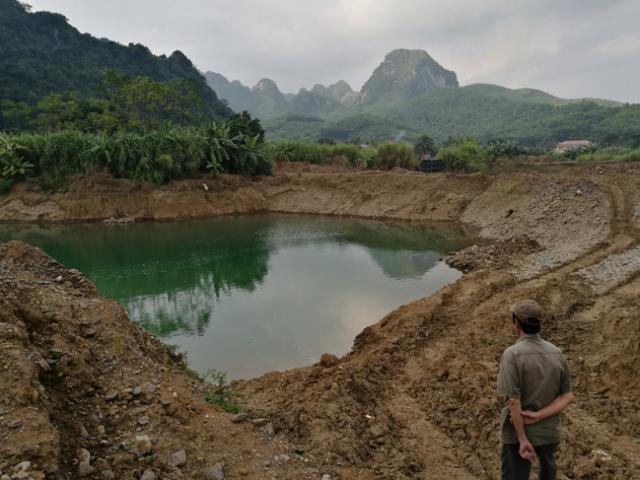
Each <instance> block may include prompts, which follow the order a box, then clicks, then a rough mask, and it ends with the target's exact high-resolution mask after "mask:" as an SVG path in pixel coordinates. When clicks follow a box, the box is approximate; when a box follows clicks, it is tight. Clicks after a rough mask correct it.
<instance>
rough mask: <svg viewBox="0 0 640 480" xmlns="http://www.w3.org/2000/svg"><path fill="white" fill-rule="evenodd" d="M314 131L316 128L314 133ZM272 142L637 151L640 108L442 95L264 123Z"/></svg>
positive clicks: (496, 94) (494, 91) (488, 90)
mask: <svg viewBox="0 0 640 480" xmlns="http://www.w3.org/2000/svg"><path fill="white" fill-rule="evenodd" d="M311 126H313V128H310V127H311ZM265 129H266V130H267V136H268V137H269V139H271V140H281V139H297V140H307V141H315V140H317V139H318V138H321V137H330V138H333V139H335V140H339V141H349V140H351V139H354V138H357V139H358V140H359V141H361V142H363V143H379V142H382V141H386V140H392V139H394V138H396V137H397V136H398V135H399V134H404V135H405V138H406V139H407V140H409V141H414V140H416V139H417V138H418V136H419V135H420V133H421V132H423V131H429V132H430V135H431V136H433V137H434V138H435V139H436V140H437V141H439V142H444V141H445V140H446V139H447V138H448V137H450V136H453V137H460V136H473V137H474V138H477V139H478V140H479V141H481V142H488V141H490V140H491V139H493V138H496V137H499V138H504V139H507V140H510V141H513V142H516V143H519V144H522V145H525V146H528V147H544V148H550V147H552V146H553V145H554V144H556V143H558V142H561V141H564V140H571V139H586V140H591V141H593V142H596V143H598V144H600V145H603V146H612V145H617V146H625V147H630V148H634V147H640V105H636V104H633V105H616V104H612V103H607V102H602V101H594V100H584V101H565V100H562V99H558V98H556V97H552V96H550V95H546V94H544V93H543V92H537V91H535V90H522V91H518V90H508V89H503V88H501V87H496V86H491V85H471V86H468V87H461V88H442V89H437V90H434V91H432V92H429V93H427V94H424V95H420V96H417V97H414V98H412V99H410V100H406V101H403V102H395V103H380V104H373V105H367V106H360V107H358V108H352V109H350V110H349V111H347V112H342V113H340V114H338V115H334V116H327V117H324V118H318V117H313V116H306V117H304V118H303V119H301V118H299V117H296V116H290V117H284V118H276V119H273V120H268V121H266V122H265Z"/></svg>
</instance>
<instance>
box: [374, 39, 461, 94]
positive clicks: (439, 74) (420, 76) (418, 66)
mask: <svg viewBox="0 0 640 480" xmlns="http://www.w3.org/2000/svg"><path fill="white" fill-rule="evenodd" d="M457 86H458V78H457V76H456V74H455V72H452V71H451V70H447V69H445V68H443V67H442V66H441V65H440V64H439V63H438V62H436V61H435V60H434V59H433V58H432V57H431V56H430V55H429V54H428V53H427V52H425V51H424V50H406V49H399V50H394V51H392V52H391V53H389V54H388V55H387V56H386V57H385V59H384V61H383V62H382V63H381V64H380V65H379V66H378V68H376V69H375V71H374V72H373V75H371V77H370V78H369V80H367V82H366V83H365V84H364V86H363V87H362V99H363V101H365V102H367V103H370V102H375V101H380V100H398V99H403V98H410V97H413V96H415V95H420V94H422V93H426V92H429V91H432V90H434V89H436V88H445V87H457Z"/></svg>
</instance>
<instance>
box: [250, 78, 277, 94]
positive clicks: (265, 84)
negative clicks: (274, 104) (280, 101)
mask: <svg viewBox="0 0 640 480" xmlns="http://www.w3.org/2000/svg"><path fill="white" fill-rule="evenodd" d="M251 90H253V91H254V92H262V93H267V94H268V93H276V94H280V95H282V92H281V91H280V89H279V88H278V85H277V84H276V82H274V81H273V80H271V79H270V78H263V79H262V80H260V81H259V82H258V83H256V84H255V86H254V87H253V88H252V89H251Z"/></svg>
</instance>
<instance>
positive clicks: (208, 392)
mask: <svg viewBox="0 0 640 480" xmlns="http://www.w3.org/2000/svg"><path fill="white" fill-rule="evenodd" d="M202 381H203V385H204V399H205V400H206V401H207V402H208V403H210V404H212V405H218V406H219V407H220V408H222V409H223V410H224V411H225V412H228V413H240V411H241V410H242V409H241V408H240V405H238V403H237V402H236V401H235V398H236V395H235V394H234V393H233V391H232V390H231V387H230V386H229V383H228V382H227V374H226V373H225V372H221V371H219V370H209V371H208V372H207V373H206V374H205V375H204V377H203V378H202Z"/></svg>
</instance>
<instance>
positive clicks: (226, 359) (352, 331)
mask: <svg viewBox="0 0 640 480" xmlns="http://www.w3.org/2000/svg"><path fill="white" fill-rule="evenodd" d="M10 238H11V239H21V240H24V241H27V242H29V243H33V244H36V245H38V246H40V247H41V248H43V249H44V250H45V251H46V252H47V253H49V254H51V255H52V256H54V257H55V258H57V259H58V260H60V261H61V262H62V263H64V264H65V265H67V266H69V267H74V268H78V269H80V270H81V271H83V272H84V273H86V274H87V275H88V276H89V277H91V278H92V279H93V280H94V281H95V282H96V285H97V286H98V288H99V289H100V291H101V293H103V294H104V295H106V296H110V297H113V298H116V299H117V300H119V301H121V302H122V303H123V305H124V306H125V308H126V309H127V310H128V312H129V315H130V317H131V319H132V320H134V321H137V322H140V323H141V324H142V325H143V326H144V327H145V328H146V329H148V330H150V331H152V332H154V333H155V334H157V335H159V336H161V337H163V338H165V339H167V341H168V342H170V343H174V344H177V345H179V346H180V347H181V348H182V349H184V350H187V351H188V353H189V358H190V360H191V361H192V364H193V366H194V367H195V368H197V369H198V370H201V371H206V370H207V369H209V368H214V367H215V368H218V369H222V370H227V371H229V374H230V376H232V377H236V378H237V377H246V376H253V375H258V374H261V373H264V372H265V371H268V370H271V369H282V368H290V367H293V366H298V365H302V364H306V363H308V362H309V361H314V360H315V359H317V357H318V356H319V355H321V354H322V353H324V352H327V351H329V352H332V353H337V354H342V353H344V352H346V351H347V350H348V349H349V347H350V345H351V342H352V340H353V337H354V336H355V335H356V334H357V333H358V332H359V331H360V330H361V329H362V328H364V326H366V325H368V324H371V323H373V322H374V321H376V320H377V319H379V318H380V317H382V316H383V315H384V314H385V313H387V312H388V311H390V310H392V309H393V308H395V307H397V306H399V305H401V304H403V303H406V302H408V301H411V300H413V299H416V298H419V297H422V296H424V295H426V294H428V293H430V292H432V291H434V290H436V289H438V288H440V287H441V286H442V285H445V284H446V283H448V282H450V281H452V280H454V279H455V278H457V277H458V276H459V274H458V272H456V271H455V270H452V269H450V268H448V267H447V266H446V265H444V264H443V263H442V262H440V261H439V258H440V256H441V255H442V254H444V253H447V252H449V251H452V250H455V249H458V248H460V247H461V246H463V245H465V244H466V240H465V238H464V236H463V235H462V234H461V232H460V231H459V230H456V229H452V228H440V227H438V228H435V227H432V226H416V225H410V224H398V223H386V222H372V221H362V220H354V219H335V218H323V217H306V216H289V215H261V216H251V217H230V218H221V219H213V220H205V221H197V222H183V223H166V224H140V225H128V226H104V225H82V226H78V225H75V226H55V227H37V226H9V225H4V226H2V227H0V240H7V239H10Z"/></svg>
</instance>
